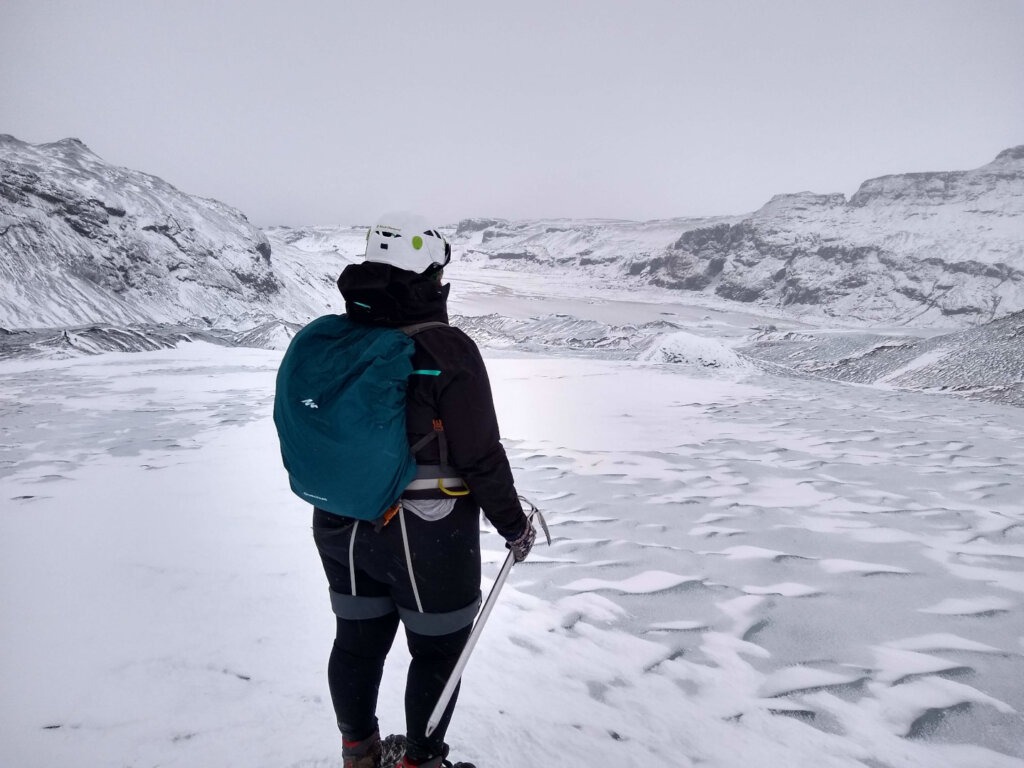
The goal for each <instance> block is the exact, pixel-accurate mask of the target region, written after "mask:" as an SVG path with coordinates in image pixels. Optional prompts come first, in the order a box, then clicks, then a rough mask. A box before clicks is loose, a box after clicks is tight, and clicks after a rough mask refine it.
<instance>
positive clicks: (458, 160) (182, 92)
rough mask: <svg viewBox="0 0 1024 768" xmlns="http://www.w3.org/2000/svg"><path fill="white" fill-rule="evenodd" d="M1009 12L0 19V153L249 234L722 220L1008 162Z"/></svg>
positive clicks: (28, 13)
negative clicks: (254, 227)
mask: <svg viewBox="0 0 1024 768" xmlns="http://www.w3.org/2000/svg"><path fill="white" fill-rule="evenodd" d="M1022 41H1024V0H957V1H956V2H952V1H949V0H898V1H897V0H856V1H853V0H843V1H842V2H836V1H834V0H805V1H797V0H789V1H785V0H773V1H771V2H768V1H767V0H763V1H760V2H755V1H753V0H751V1H749V2H731V1H729V0H714V1H712V0H705V1H697V0H689V1H687V0H676V1H674V2H671V1H668V0H665V1H660V0H651V1H650V2H644V1H643V0H634V1H633V2H627V1H626V0H622V1H617V0H587V1H586V2H584V1H583V0H577V1H575V2H560V1H559V0H515V1H514V2H513V0H506V2H501V3H499V2H488V1H487V0H465V1H463V0H448V1H446V2H436V3H434V2H425V1H424V0H419V1H418V2H412V1H410V2H387V1H384V0H359V1H355V0H353V1H348V0H319V1H314V0H309V1H306V2H302V1H297V0H289V2H282V1H281V0H272V1H270V0H237V1H236V0H231V1H230V2H225V1H221V0H198V1H195V2H193V1H192V0H165V1H164V2H155V1H152V0H123V1H119V0H89V1H88V2H83V1H82V0H57V1H49V0H0V133H10V134H13V135H14V136H16V137H18V138H20V139H23V140H26V141H31V142H33V143H40V142H48V141H55V140H58V139H61V138H65V137H68V136H76V137H78V138H80V139H82V140H83V141H84V142H85V143H86V144H88V145H89V146H90V147H91V148H92V149H93V151H95V152H96V153H97V154H99V155H100V156H101V157H103V158H105V159H106V160H108V161H109V162H112V163H114V164H117V165H122V166H127V167H130V168H135V169H138V170H143V171H146V172H149V173H153V174H156V175H158V176H161V177H163V178H164V179H166V180H167V181H169V182H171V183H172V184H174V185H176V186H177V187H179V188H180V189H182V190H184V191H186V192H191V193H194V194H199V195H203V196H207V197H215V198H217V199H220V200H223V201H224V202H226V203H229V204H231V205H233V206H236V207H238V208H240V209H241V210H243V211H244V212H245V213H246V214H248V216H249V218H250V219H252V220H253V221H254V222H255V223H257V224H261V225H269V224H293V225H299V224H338V223H351V224H365V223H370V222H371V221H372V220H373V219H374V218H375V217H376V216H377V215H378V214H380V213H381V212H384V211H386V210H391V209H396V208H407V209H412V210H416V211H419V212H422V213H424V214H425V215H427V216H428V217H430V218H432V219H434V220H436V221H437V222H438V223H453V222H455V221H457V220H458V219H461V218H465V217H469V216H494V217H502V218H536V217H615V218H628V219H652V218H667V217H672V216H683V215H702V214H731V213H743V212H746V211H751V210H754V209H756V208H758V207H760V206H761V205H762V204H763V203H764V202H766V201H767V200H768V198H769V197H771V196H772V195H773V194H775V193H778V192H796V191H802V190H811V191H815V192H845V193H847V194H850V193H852V192H853V191H855V190H856V188H857V186H858V185H859V183H860V182H861V181H862V180H864V179H866V178H869V177H872V176H879V175H883V174H887V173H900V172H906V171H928V170H956V169H965V168H973V167H977V166H979V165H983V164H984V163H987V162H989V161H990V160H991V159H992V158H993V157H995V155H996V154H997V153H998V152H999V151H1000V150H1002V149H1005V148H1007V147H1010V146H1014V145H1017V144H1024V43H1022Z"/></svg>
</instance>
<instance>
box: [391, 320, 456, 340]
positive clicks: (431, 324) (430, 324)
mask: <svg viewBox="0 0 1024 768" xmlns="http://www.w3.org/2000/svg"><path fill="white" fill-rule="evenodd" d="M450 327H451V326H449V325H448V323H442V322H441V321H440V320H428V321H427V322H425V323H413V324H412V325H403V326H402V327H401V328H399V330H400V331H401V332H402V333H404V334H405V335H406V336H408V337H409V338H412V337H413V336H415V335H416V334H417V333H419V332H420V331H425V330H427V329H428V328H450Z"/></svg>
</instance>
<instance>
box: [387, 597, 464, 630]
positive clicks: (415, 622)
mask: <svg viewBox="0 0 1024 768" xmlns="http://www.w3.org/2000/svg"><path fill="white" fill-rule="evenodd" d="M479 611H480V595H477V597H476V600H474V601H473V602H472V603H470V604H469V605H467V606H466V607H465V608H459V609H458V610H456V611H448V612H447V613H418V612H417V611H414V610H412V609H410V608H403V607H402V606H398V615H399V616H400V617H401V619H402V623H403V624H405V626H406V627H407V628H408V629H409V631H410V632H415V633H416V634H417V635H430V636H432V637H436V636H438V635H449V634H451V633H452V632H458V631H459V630H460V629H462V628H463V627H468V626H469V625H470V624H472V623H473V619H475V618H476V615H477V613H478V612H479Z"/></svg>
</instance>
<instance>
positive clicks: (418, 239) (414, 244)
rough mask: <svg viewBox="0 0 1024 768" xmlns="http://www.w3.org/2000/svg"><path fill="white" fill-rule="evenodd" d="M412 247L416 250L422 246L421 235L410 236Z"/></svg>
mask: <svg viewBox="0 0 1024 768" xmlns="http://www.w3.org/2000/svg"><path fill="white" fill-rule="evenodd" d="M412 247H413V248H414V249H415V250H417V251H418V250H419V249H420V248H422V247H423V238H422V237H420V236H419V235H413V238H412Z"/></svg>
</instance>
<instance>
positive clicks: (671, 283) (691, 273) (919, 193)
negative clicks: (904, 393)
mask: <svg viewBox="0 0 1024 768" xmlns="http://www.w3.org/2000/svg"><path fill="white" fill-rule="evenodd" d="M631 271H632V272H633V273H634V274H643V275H646V276H648V277H649V279H650V280H651V282H653V283H655V284H658V285H662V286H666V287H672V288H682V289H688V290H697V291H704V292H708V293H714V294H715V295H718V296H721V297H723V298H726V299H733V300H737V301H745V302H761V303H765V304H769V305H773V306H780V307H787V306H788V307H792V308H794V309H796V310H812V311H816V312H817V313H821V314H826V315H833V316H838V317H850V318H860V319H865V320H873V321H883V322H911V321H916V322H919V323H930V324H938V325H956V324H960V323H961V322H964V323H977V322H983V321H986V320H989V319H991V318H993V317H995V316H997V315H999V314H1003V313H1005V312H1008V311H1014V310H1018V309H1021V308H1024V147H1016V148H1014V149H1009V150H1006V151H1005V152H1002V153H1000V155H999V156H998V157H997V158H996V159H995V160H994V161H993V162H992V163H989V164H988V165H985V166H983V167H981V168H979V169H977V170H973V171H956V172H948V173H912V174H904V175H899V176H884V177H882V178H878V179H872V180H869V181H866V182H864V184H862V185H861V187H860V189H859V190H858V191H857V193H856V194H854V195H853V196H852V197H851V198H850V199H849V200H846V199H845V198H844V197H843V195H814V194H810V193H801V194H795V195H780V196H777V197H775V198H773V199H772V200H771V201H770V202H769V203H768V204H766V205H765V206H764V207H763V208H761V209H760V210H758V211H757V212H755V213H754V214H752V215H750V216H748V217H746V218H744V219H743V220H742V221H739V222H736V223H733V224H722V225H719V226H715V227H708V228H700V229H695V230H690V231H687V232H685V233H683V234H682V235H681V236H680V237H679V239H678V240H676V242H675V243H673V244H672V245H671V246H670V247H669V248H667V249H666V250H665V251H664V253H662V254H658V255H656V256H654V257H652V258H648V259H636V260H634V262H633V264H632V266H631Z"/></svg>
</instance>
